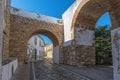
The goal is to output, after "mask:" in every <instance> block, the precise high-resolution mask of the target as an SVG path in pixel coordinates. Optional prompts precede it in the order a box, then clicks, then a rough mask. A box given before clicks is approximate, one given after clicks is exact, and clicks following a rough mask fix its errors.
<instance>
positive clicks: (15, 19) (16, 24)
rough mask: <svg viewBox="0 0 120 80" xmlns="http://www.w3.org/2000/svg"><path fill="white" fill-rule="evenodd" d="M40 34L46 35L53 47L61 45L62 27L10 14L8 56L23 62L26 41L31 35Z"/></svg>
mask: <svg viewBox="0 0 120 80" xmlns="http://www.w3.org/2000/svg"><path fill="white" fill-rule="evenodd" d="M40 33H42V34H45V35H47V36H48V37H49V38H50V39H51V40H52V41H53V44H54V46H57V45H62V42H63V27H62V25H58V24H53V23H49V22H44V21H40V20H35V19H31V18H26V17H22V16H17V15H12V14H11V25H10V56H14V57H17V58H18V59H19V60H24V58H25V56H26V54H27V53H26V52H27V42H28V40H29V39H30V37H32V36H33V35H35V34H40ZM60 55H61V54H60Z"/></svg>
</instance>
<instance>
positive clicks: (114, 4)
mask: <svg viewBox="0 0 120 80" xmlns="http://www.w3.org/2000/svg"><path fill="white" fill-rule="evenodd" d="M119 2H120V0H116V1H112V0H105V1H103V0H82V1H81V3H80V5H79V6H78V8H77V10H76V12H75V14H74V17H73V22H72V26H71V29H72V30H71V31H73V32H72V34H74V39H75V41H76V43H77V44H79V45H83V46H84V47H85V46H87V47H91V46H93V44H92V42H94V41H93V39H94V35H92V34H93V33H94V27H95V23H96V21H97V20H98V19H99V17H100V16H101V15H102V14H103V13H105V12H106V11H107V12H109V13H110V17H111V20H112V31H111V38H112V54H113V66H114V80H119V79H120V60H119V58H120V53H119V46H120V45H119V43H120V41H119V33H120V28H119V26H120V24H119V22H120V18H119V16H118V15H120V12H119V9H120V3H119ZM87 36H89V37H87ZM78 37H79V38H78ZM91 37H92V38H91ZM91 41H92V42H91ZM84 47H83V48H84ZM88 50H89V49H86V50H85V51H86V52H87V51H88ZM76 51H77V50H76ZM90 52H91V50H90ZM91 56H94V57H95V55H94V54H91ZM94 57H92V58H94ZM89 58H90V57H89ZM91 60H92V59H91ZM90 64H91V63H90Z"/></svg>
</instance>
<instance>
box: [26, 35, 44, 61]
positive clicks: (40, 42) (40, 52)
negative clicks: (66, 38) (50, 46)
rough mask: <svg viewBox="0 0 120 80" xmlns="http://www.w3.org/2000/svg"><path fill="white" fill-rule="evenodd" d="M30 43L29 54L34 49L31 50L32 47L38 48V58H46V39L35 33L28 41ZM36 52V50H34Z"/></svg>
mask: <svg viewBox="0 0 120 80" xmlns="http://www.w3.org/2000/svg"><path fill="white" fill-rule="evenodd" d="M35 37H36V39H37V45H36V44H35ZM28 44H30V45H29V46H28V47H29V48H28V50H27V54H30V53H32V51H31V50H30V48H32V50H34V49H36V50H37V59H41V60H42V59H43V58H44V46H45V43H44V40H43V39H42V38H40V37H39V36H38V35H35V36H33V37H31V38H30V40H29V41H28ZM33 54H34V52H33Z"/></svg>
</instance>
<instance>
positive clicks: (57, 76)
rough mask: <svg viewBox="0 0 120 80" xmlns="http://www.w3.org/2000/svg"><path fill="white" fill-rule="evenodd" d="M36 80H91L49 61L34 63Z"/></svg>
mask: <svg viewBox="0 0 120 80" xmlns="http://www.w3.org/2000/svg"><path fill="white" fill-rule="evenodd" d="M34 67H35V75H36V80H91V79H89V78H87V77H84V76H82V75H80V74H76V73H74V72H72V71H70V70H67V69H64V68H63V67H60V66H59V65H56V64H52V62H51V60H44V61H43V62H42V61H37V62H34Z"/></svg>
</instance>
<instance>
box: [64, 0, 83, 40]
mask: <svg viewBox="0 0 120 80" xmlns="http://www.w3.org/2000/svg"><path fill="white" fill-rule="evenodd" d="M81 1H82V0H76V1H75V2H74V3H73V4H72V5H71V6H70V8H68V10H67V11H66V12H65V13H64V14H63V15H62V19H63V23H64V41H65V42H66V41H69V40H71V24H72V20H73V16H74V14H75V11H76V9H77V7H78V6H79V4H80V3H81Z"/></svg>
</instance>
